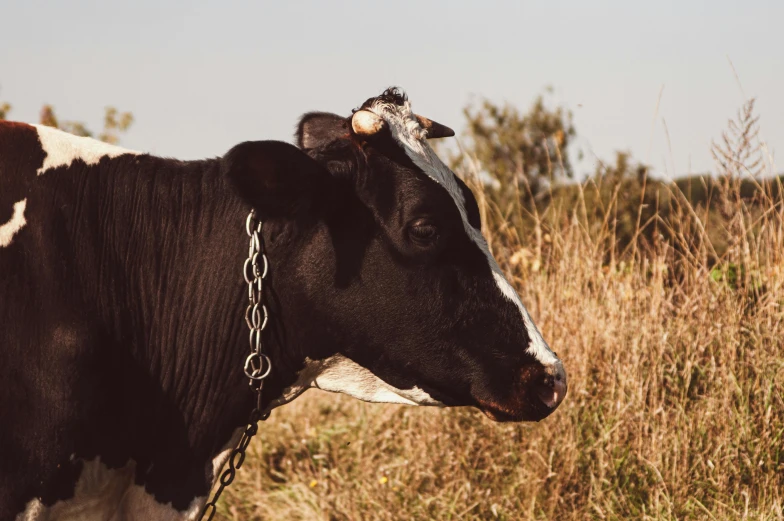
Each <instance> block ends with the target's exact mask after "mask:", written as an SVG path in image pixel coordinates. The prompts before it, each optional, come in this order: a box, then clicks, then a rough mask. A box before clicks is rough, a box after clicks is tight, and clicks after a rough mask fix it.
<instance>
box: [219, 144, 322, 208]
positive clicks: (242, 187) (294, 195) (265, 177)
mask: <svg viewBox="0 0 784 521" xmlns="http://www.w3.org/2000/svg"><path fill="white" fill-rule="evenodd" d="M221 168H222V173H223V175H224V176H225V177H226V178H227V179H228V180H229V183H230V184H231V185H232V186H233V187H234V189H235V190H236V192H237V193H238V194H239V196H240V197H242V198H243V199H244V200H245V201H247V202H248V203H250V205H251V206H253V208H255V209H256V211H257V212H258V213H259V215H260V217H261V218H262V219H266V218H271V217H272V218H274V217H296V216H302V215H306V214H307V213H308V212H309V210H311V209H312V208H313V207H314V204H313V203H314V201H315V198H316V197H317V196H318V197H327V198H328V197H329V195H328V194H329V192H330V190H329V188H330V186H331V180H332V176H330V174H329V172H328V171H327V169H326V168H324V167H323V166H321V165H320V164H319V163H317V162H316V161H315V160H314V159H312V158H311V157H310V156H308V155H307V154H305V153H304V152H303V151H302V150H300V149H298V148H297V147H295V146H294V145H290V144H289V143H284V142H282V141H246V142H245V143H240V144H239V145H237V146H235V147H234V148H232V149H231V150H229V152H228V153H227V154H226V155H225V156H224V157H223V159H222V166H221Z"/></svg>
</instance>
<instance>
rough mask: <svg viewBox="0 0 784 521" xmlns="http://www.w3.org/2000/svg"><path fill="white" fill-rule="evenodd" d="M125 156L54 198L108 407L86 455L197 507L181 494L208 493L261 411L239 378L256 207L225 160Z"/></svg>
mask: <svg viewBox="0 0 784 521" xmlns="http://www.w3.org/2000/svg"><path fill="white" fill-rule="evenodd" d="M119 160H125V161H127V163H128V164H127V165H125V166H124V167H123V168H117V169H116V170H115V171H111V172H107V171H106V169H98V168H89V169H85V171H84V172H83V173H81V174H80V175H79V176H77V178H78V182H76V183H74V184H73V186H74V189H73V190H72V191H70V192H71V196H70V197H69V196H67V195H66V194H67V193H68V192H69V190H64V191H61V192H60V195H59V196H58V198H59V199H60V201H58V202H59V203H60V207H61V208H62V209H63V210H64V211H65V214H64V217H65V218H64V219H63V227H64V229H63V232H64V236H66V237H67V239H68V241H70V242H71V243H72V244H73V245H74V248H77V249H78V252H79V254H78V255H76V257H75V258H77V259H78V263H77V264H76V265H74V266H73V267H72V269H73V270H74V272H75V273H78V277H77V280H78V282H77V284H76V286H77V287H75V288H73V289H74V292H73V295H74V297H73V298H78V299H79V302H78V303H76V302H75V303H74V304H75V305H74V309H83V310H84V311H83V312H82V313H81V314H82V315H83V316H81V317H79V318H80V319H81V320H84V321H86V322H87V328H88V329H91V330H95V331H99V333H97V336H96V338H95V339H94V340H95V342H94V345H95V352H94V353H93V359H92V362H91V363H92V364H93V365H94V367H95V370H96V371H97V372H99V373H100V374H101V375H102V376H101V378H102V383H101V384H99V387H100V388H96V392H100V393H102V396H103V398H104V402H103V403H102V404H101V405H100V406H98V409H99V410H96V417H97V416H101V417H102V418H101V419H100V420H98V421H97V422H96V424H94V425H90V426H89V427H88V428H87V430H88V431H89V432H86V436H85V437H84V439H83V440H82V442H81V443H82V444H83V446H82V447H79V448H78V449H79V450H77V452H78V453H79V456H81V457H83V458H90V457H94V456H100V457H101V458H102V460H103V461H106V462H107V463H108V464H110V465H116V466H120V465H124V464H125V463H126V461H127V460H128V458H131V459H133V460H134V461H135V462H136V465H137V468H148V467H149V468H150V469H151V471H150V474H149V475H148V476H146V477H145V480H146V486H147V487H148V488H149V489H151V490H152V491H153V492H154V493H155V494H156V497H158V498H159V499H160V500H162V501H164V502H165V501H173V502H174V503H175V506H177V505H178V504H179V506H184V502H187V501H190V500H191V499H192V497H191V498H188V497H179V496H177V494H181V492H182V491H183V490H196V491H197V492H198V493H202V492H206V490H204V489H205V487H206V486H207V485H208V483H206V482H205V480H204V476H205V473H209V474H211V472H212V467H211V460H212V458H213V457H214V456H215V454H216V453H218V452H219V451H220V450H221V449H222V448H224V446H225V444H226V443H227V442H228V441H229V438H230V437H231V435H232V433H233V432H234V431H235V429H236V428H237V427H238V426H240V425H242V424H244V423H245V422H246V420H247V416H248V413H249V411H250V409H251V407H252V404H253V395H252V394H251V393H250V392H249V391H248V383H247V379H246V378H245V376H244V374H243V372H242V362H243V360H244V357H245V356H246V354H247V350H248V345H247V343H248V342H247V328H246V326H245V322H244V318H243V316H244V315H243V314H244V310H245V305H246V303H247V297H246V295H247V286H245V285H244V281H243V280H242V275H241V267H242V263H243V260H244V258H245V256H246V255H247V236H246V235H245V233H244V229H243V224H244V218H245V215H246V213H247V211H248V207H247V205H246V204H244V203H243V202H242V201H240V200H239V198H238V197H237V196H235V195H234V194H233V192H232V191H231V190H230V189H229V188H228V187H227V186H226V185H225V182H224V181H223V179H222V178H221V177H220V175H219V169H218V164H217V162H193V163H182V164H173V162H171V161H164V160H159V159H156V158H150V157H146V156H143V157H129V158H119V159H115V160H114V161H115V162H117V161H119ZM137 161H138V162H143V163H144V162H149V164H143V165H141V164H138V165H136V164H135V163H136V162H137ZM67 199H70V201H69V200H67ZM77 296H78V297H77ZM273 344H274V343H273ZM265 349H275V347H274V345H269V346H266V347H265ZM274 380H275V379H274V378H273V379H271V382H270V384H269V385H268V387H267V395H266V397H265V398H266V400H265V401H268V400H269V399H272V398H274V397H275V395H276V393H279V391H276V390H275V387H279V386H276V384H275V382H274ZM96 419H97V418H96ZM129 447H130V449H129ZM140 460H141V461H140ZM205 463H206V464H207V465H206V466H207V468H206V469H205ZM186 495H187V494H186Z"/></svg>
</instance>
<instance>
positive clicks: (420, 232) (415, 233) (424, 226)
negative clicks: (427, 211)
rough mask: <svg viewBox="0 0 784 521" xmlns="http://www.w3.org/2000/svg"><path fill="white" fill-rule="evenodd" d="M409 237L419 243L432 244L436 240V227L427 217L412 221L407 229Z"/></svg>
mask: <svg viewBox="0 0 784 521" xmlns="http://www.w3.org/2000/svg"><path fill="white" fill-rule="evenodd" d="M408 233H409V235H410V236H411V238H412V239H413V240H414V241H415V242H418V243H420V244H432V243H434V242H436V241H437V240H438V227H436V225H435V224H433V223H432V222H431V221H428V220H427V219H419V220H417V221H414V222H413V223H412V224H411V226H410V227H409V229H408Z"/></svg>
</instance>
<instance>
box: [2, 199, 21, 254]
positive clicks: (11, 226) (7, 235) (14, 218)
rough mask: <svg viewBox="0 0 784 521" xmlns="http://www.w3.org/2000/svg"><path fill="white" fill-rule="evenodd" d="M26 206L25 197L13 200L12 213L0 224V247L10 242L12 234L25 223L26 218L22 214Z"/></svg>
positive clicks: (12, 237) (12, 238)
mask: <svg viewBox="0 0 784 521" xmlns="http://www.w3.org/2000/svg"><path fill="white" fill-rule="evenodd" d="M26 207H27V199H22V200H21V201H17V202H15V203H14V213H13V215H11V220H10V221H8V222H7V223H5V224H2V225H0V248H5V247H6V246H8V245H9V244H11V241H12V240H14V235H16V234H17V233H18V232H19V230H21V229H22V228H24V226H25V224H27V220H26V219H25V216H24V212H25V208H26Z"/></svg>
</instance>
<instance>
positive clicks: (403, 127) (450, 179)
mask: <svg viewBox="0 0 784 521" xmlns="http://www.w3.org/2000/svg"><path fill="white" fill-rule="evenodd" d="M366 110H370V111H372V112H374V113H375V114H376V115H378V116H380V117H381V118H383V119H384V121H386V123H387V125H389V130H390V132H391V133H392V137H393V138H394V139H395V140H396V141H397V142H398V143H399V144H400V146H401V147H402V148H403V150H404V151H405V152H406V155H407V156H408V157H409V158H410V159H411V161H413V162H414V164H415V165H416V166H417V167H419V168H420V169H421V170H422V171H423V172H424V173H425V174H426V175H427V176H429V177H430V178H432V179H433V180H434V181H435V182H437V183H438V184H440V185H441V186H443V187H444V188H445V189H446V191H447V192H448V193H449V195H451V196H452V199H454V201H455V205H456V206H457V209H458V211H459V212H460V216H461V217H462V218H463V226H464V228H465V231H466V233H467V234H468V236H469V237H470V238H471V240H472V241H473V242H474V243H475V244H476V245H477V247H478V248H479V250H480V251H482V253H484V254H485V257H486V258H487V263H488V265H489V266H490V269H491V270H492V272H493V279H494V280H495V283H496V285H497V286H498V289H499V290H500V291H501V294H503V295H504V297H506V298H507V299H508V300H510V301H511V302H512V303H514V304H515V305H516V306H517V308H518V309H519V310H520V315H521V316H522V319H523V324H524V325H525V329H526V331H527V332H528V336H529V338H530V339H531V343H530V344H529V345H528V347H527V348H526V351H527V352H528V353H529V354H530V355H531V356H533V357H534V358H536V359H537V360H538V361H539V362H540V363H541V364H542V365H544V366H551V365H553V364H555V363H558V362H560V361H559V359H558V357H557V356H555V353H553V352H552V350H551V349H550V347H549V346H548V345H547V342H545V341H544V338H542V334H541V333H540V332H539V330H538V329H537V328H536V326H535V325H534V323H533V321H532V320H531V316H530V315H529V314H528V310H526V309H525V306H523V303H522V301H521V300H520V297H519V295H518V294H517V292H516V291H515V290H514V288H512V285H511V284H509V282H508V281H507V280H506V278H505V277H504V274H503V272H502V271H501V268H500V267H499V266H498V263H497V262H496V261H495V258H493V255H492V254H491V253H490V248H489V247H488V245H487V241H486V240H485V238H484V237H483V236H482V234H481V232H479V230H477V229H476V228H474V227H473V226H471V224H470V223H469V222H468V214H467V212H466V201H465V197H464V196H463V191H462V190H461V189H460V185H458V184H457V179H456V177H455V174H454V173H453V172H452V171H451V170H450V169H449V167H447V166H446V165H445V164H444V163H443V162H442V161H441V159H439V157H438V156H437V155H436V153H435V152H434V151H433V149H432V148H430V145H429V144H428V143H427V132H426V131H425V129H423V128H422V127H421V126H420V125H419V122H418V121H417V119H416V117H415V116H414V113H413V112H412V110H411V104H410V103H409V102H408V101H406V102H405V103H404V104H403V105H395V104H392V103H386V102H383V101H381V100H377V101H375V102H374V103H373V104H372V105H371V106H370V107H369V108H368V109H366Z"/></svg>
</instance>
